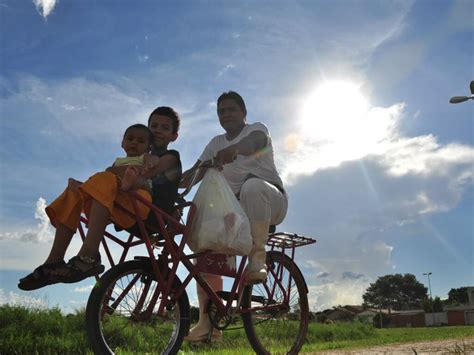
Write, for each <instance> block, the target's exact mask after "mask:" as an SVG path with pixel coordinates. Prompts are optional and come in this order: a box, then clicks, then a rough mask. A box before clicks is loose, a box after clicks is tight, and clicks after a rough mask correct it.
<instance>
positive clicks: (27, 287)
mask: <svg viewBox="0 0 474 355" xmlns="http://www.w3.org/2000/svg"><path fill="white" fill-rule="evenodd" d="M65 265H66V263H65V262H64V261H63V260H61V261H58V262H56V263H49V264H43V265H40V266H38V267H37V268H36V269H35V270H34V271H33V272H32V273H31V274H29V275H27V276H25V277H23V278H21V279H20V281H19V283H18V288H19V289H20V290H24V291H32V290H36V289H38V288H41V287H44V286H48V285H52V284H55V283H58V282H60V281H61V280H60V276H59V275H58V273H57V271H58V270H59V269H61V268H63V267H64V266H65Z"/></svg>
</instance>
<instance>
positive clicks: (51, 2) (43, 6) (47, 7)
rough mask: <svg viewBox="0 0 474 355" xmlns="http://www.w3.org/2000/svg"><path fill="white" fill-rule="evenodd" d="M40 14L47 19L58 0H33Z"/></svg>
mask: <svg viewBox="0 0 474 355" xmlns="http://www.w3.org/2000/svg"><path fill="white" fill-rule="evenodd" d="M33 3H34V4H35V6H36V10H38V12H39V14H40V15H41V16H43V18H44V19H46V18H47V17H48V16H49V14H50V13H51V12H52V11H53V9H54V7H55V6H56V0H33Z"/></svg>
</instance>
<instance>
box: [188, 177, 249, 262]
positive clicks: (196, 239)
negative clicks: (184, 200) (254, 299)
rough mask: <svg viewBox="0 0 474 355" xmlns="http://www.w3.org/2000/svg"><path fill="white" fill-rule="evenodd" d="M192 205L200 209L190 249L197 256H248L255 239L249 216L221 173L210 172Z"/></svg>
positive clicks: (196, 217) (193, 226) (195, 220)
mask: <svg viewBox="0 0 474 355" xmlns="http://www.w3.org/2000/svg"><path fill="white" fill-rule="evenodd" d="M193 202H194V203H195V204H196V206H197V213H196V215H195V217H194V221H193V225H192V227H191V233H190V236H189V239H188V245H189V247H190V248H191V250H192V251H194V252H200V251H204V250H212V251H216V252H219V253H222V254H233V255H248V254H249V253H250V250H251V249H252V236H251V234H250V223H249V220H248V218H247V215H246V214H245V212H244V211H243V209H242V207H241V206H240V203H239V201H237V198H236V197H235V195H234V193H233V192H232V190H231V188H230V186H229V184H228V183H227V181H226V180H225V178H224V176H223V175H222V173H221V172H219V171H217V170H215V169H208V170H207V172H206V175H205V176H204V179H203V180H202V182H201V185H200V186H199V189H198V190H197V192H196V195H195V196H194V199H193Z"/></svg>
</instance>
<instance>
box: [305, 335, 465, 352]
mask: <svg viewBox="0 0 474 355" xmlns="http://www.w3.org/2000/svg"><path fill="white" fill-rule="evenodd" d="M314 354H318V355H320V354H328V355H329V354H331V355H332V354H334V355H336V354H337V355H341V354H351V355H356V354H357V355H362V354H374V355H375V354H384V355H399V354H418V355H420V354H474V337H472V338H461V339H448V340H433V341H423V342H416V343H404V344H392V345H383V346H376V347H371V348H365V349H357V350H335V351H322V352H317V353H314Z"/></svg>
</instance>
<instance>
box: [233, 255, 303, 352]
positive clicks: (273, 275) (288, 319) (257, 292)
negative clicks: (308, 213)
mask: <svg viewBox="0 0 474 355" xmlns="http://www.w3.org/2000/svg"><path fill="white" fill-rule="evenodd" d="M267 268H268V277H267V281H266V282H265V283H262V284H256V285H249V286H246V288H245V289H244V293H243V299H242V308H243V309H245V308H255V307H263V308H262V309H261V310H254V311H251V312H248V313H243V314H242V320H243V322H244V327H245V332H246V334H247V338H248V340H249V342H250V344H251V345H252V348H253V349H254V350H255V352H256V353H257V354H271V353H278V354H297V353H298V352H299V350H300V349H301V347H302V346H303V343H304V341H305V337H306V333H307V331H308V321H309V308H308V296H307V287H306V283H305V281H304V279H303V276H302V275H301V272H300V271H299V269H298V267H297V266H296V264H295V263H294V262H293V261H292V260H291V259H290V258H289V257H288V256H286V255H285V254H283V253H281V252H276V251H270V252H267ZM279 282H280V283H279ZM288 290H289V294H288ZM285 294H288V297H287V299H288V302H285ZM270 307H273V308H270Z"/></svg>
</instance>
